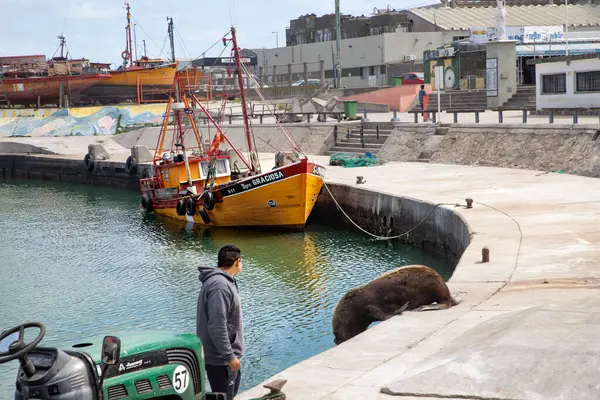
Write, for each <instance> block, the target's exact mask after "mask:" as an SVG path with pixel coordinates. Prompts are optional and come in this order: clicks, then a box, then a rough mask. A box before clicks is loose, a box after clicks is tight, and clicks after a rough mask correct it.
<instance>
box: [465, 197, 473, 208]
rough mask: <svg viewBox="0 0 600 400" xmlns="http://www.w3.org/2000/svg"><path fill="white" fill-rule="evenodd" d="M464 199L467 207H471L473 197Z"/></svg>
mask: <svg viewBox="0 0 600 400" xmlns="http://www.w3.org/2000/svg"><path fill="white" fill-rule="evenodd" d="M465 201H466V202H467V208H473V199H470V198H467V199H465Z"/></svg>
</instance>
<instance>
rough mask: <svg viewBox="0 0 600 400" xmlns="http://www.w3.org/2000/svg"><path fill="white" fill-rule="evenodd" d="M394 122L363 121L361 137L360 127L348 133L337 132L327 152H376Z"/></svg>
mask: <svg viewBox="0 0 600 400" xmlns="http://www.w3.org/2000/svg"><path fill="white" fill-rule="evenodd" d="M393 129H394V124H392V123H385V122H383V123H378V122H365V123H363V125H362V137H361V133H360V132H361V130H360V127H358V128H356V129H352V131H351V132H350V133H349V134H338V138H337V142H336V143H335V146H333V147H332V148H331V149H329V151H328V154H329V155H331V154H333V153H339V152H343V153H352V154H364V153H372V154H375V155H376V154H378V153H379V151H380V150H381V148H382V147H383V145H384V144H385V142H386V140H387V139H388V137H389V136H390V134H391V133H392V130H393Z"/></svg>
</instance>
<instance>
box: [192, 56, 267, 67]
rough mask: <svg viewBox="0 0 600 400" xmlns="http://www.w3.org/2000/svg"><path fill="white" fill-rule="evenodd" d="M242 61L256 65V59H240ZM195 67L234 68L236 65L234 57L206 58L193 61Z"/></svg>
mask: <svg viewBox="0 0 600 400" xmlns="http://www.w3.org/2000/svg"><path fill="white" fill-rule="evenodd" d="M240 61H241V62H242V63H244V64H248V65H256V64H257V59H256V57H240ZM192 65H193V66H194V67H213V66H220V67H224V66H232V65H235V58H233V57H220V58H216V57H206V58H201V59H199V60H194V61H192Z"/></svg>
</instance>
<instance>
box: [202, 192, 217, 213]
mask: <svg viewBox="0 0 600 400" xmlns="http://www.w3.org/2000/svg"><path fill="white" fill-rule="evenodd" d="M202 207H204V208H205V209H207V210H208V211H211V210H213V209H214V208H215V194H214V193H213V192H208V191H207V192H204V193H202Z"/></svg>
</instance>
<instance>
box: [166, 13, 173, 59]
mask: <svg viewBox="0 0 600 400" xmlns="http://www.w3.org/2000/svg"><path fill="white" fill-rule="evenodd" d="M167 21H169V28H168V33H169V41H170V42H171V61H172V62H175V40H174V39H173V18H169V17H167Z"/></svg>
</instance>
